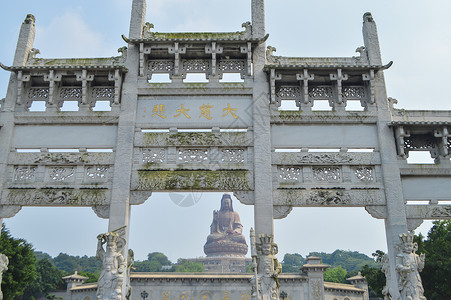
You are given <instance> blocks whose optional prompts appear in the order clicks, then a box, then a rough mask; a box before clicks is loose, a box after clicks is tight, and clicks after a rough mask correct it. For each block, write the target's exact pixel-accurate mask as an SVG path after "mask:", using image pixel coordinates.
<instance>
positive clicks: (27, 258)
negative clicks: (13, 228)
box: [0, 226, 37, 300]
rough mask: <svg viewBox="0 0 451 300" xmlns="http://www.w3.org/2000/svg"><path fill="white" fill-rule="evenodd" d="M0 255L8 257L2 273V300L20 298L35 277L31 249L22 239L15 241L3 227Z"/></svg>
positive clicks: (0, 239) (34, 259)
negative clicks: (6, 266)
mask: <svg viewBox="0 0 451 300" xmlns="http://www.w3.org/2000/svg"><path fill="white" fill-rule="evenodd" d="M0 253H3V254H5V255H6V256H8V259H9V265H8V270H6V271H5V272H4V273H3V282H2V291H3V296H4V300H12V299H14V297H17V296H21V295H22V294H23V293H24V291H25V289H26V288H27V286H28V285H29V284H30V283H32V282H33V281H34V280H35V279H36V277H37V272H36V265H35V263H36V258H35V257H34V253H33V247H32V245H31V244H29V243H27V242H26V241H25V240H24V239H16V238H13V237H12V236H11V234H10V233H9V231H8V230H7V229H6V228H5V227H4V226H3V227H2V231H1V237H0Z"/></svg>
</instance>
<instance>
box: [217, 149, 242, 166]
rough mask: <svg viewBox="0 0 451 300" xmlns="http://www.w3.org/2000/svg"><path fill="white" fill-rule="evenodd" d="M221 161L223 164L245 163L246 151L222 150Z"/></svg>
mask: <svg viewBox="0 0 451 300" xmlns="http://www.w3.org/2000/svg"><path fill="white" fill-rule="evenodd" d="M221 154H222V157H221V161H222V162H223V163H238V164H239V163H244V162H245V158H244V149H222V150H221Z"/></svg>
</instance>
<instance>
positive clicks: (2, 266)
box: [0, 253, 9, 300]
mask: <svg viewBox="0 0 451 300" xmlns="http://www.w3.org/2000/svg"><path fill="white" fill-rule="evenodd" d="M8 264H9V259H8V256H6V255H5V254H2V253H0V283H1V282H2V280H3V272H4V271H6V270H8ZM0 300H3V293H2V290H1V288H0Z"/></svg>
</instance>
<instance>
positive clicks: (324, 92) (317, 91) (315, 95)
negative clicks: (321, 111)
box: [308, 86, 333, 99]
mask: <svg viewBox="0 0 451 300" xmlns="http://www.w3.org/2000/svg"><path fill="white" fill-rule="evenodd" d="M308 95H309V97H310V98H312V99H331V98H332V95H333V93H332V87H331V86H311V87H309V88H308Z"/></svg>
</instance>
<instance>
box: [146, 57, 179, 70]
mask: <svg viewBox="0 0 451 300" xmlns="http://www.w3.org/2000/svg"><path fill="white" fill-rule="evenodd" d="M148 70H149V72H151V73H171V72H172V71H173V70H174V61H172V60H151V61H149V63H148Z"/></svg>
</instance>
